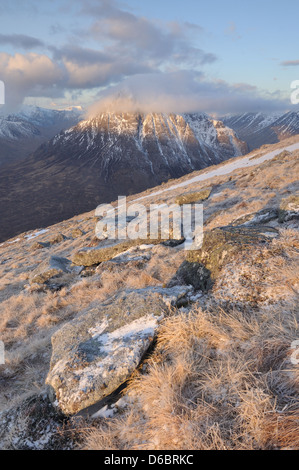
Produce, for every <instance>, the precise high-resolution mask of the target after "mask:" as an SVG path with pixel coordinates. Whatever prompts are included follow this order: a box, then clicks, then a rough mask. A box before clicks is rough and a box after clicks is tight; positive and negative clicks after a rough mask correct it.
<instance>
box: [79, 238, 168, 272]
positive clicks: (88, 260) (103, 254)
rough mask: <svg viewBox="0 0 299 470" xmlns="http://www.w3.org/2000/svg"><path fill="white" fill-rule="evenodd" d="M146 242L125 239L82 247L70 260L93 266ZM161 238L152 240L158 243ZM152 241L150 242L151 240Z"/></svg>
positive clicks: (80, 264)
mask: <svg viewBox="0 0 299 470" xmlns="http://www.w3.org/2000/svg"><path fill="white" fill-rule="evenodd" d="M146 242H148V241H147V240H140V239H138V240H126V241H124V242H119V243H116V244H114V245H112V246H107V247H99V245H98V246H97V247H94V248H83V249H81V250H79V251H77V253H75V254H74V256H73V257H72V262H73V264H75V265H76V266H93V265H96V264H100V263H103V262H104V261H109V260H111V259H112V258H114V257H115V256H117V255H119V254H121V253H123V252H124V251H126V250H128V249H129V248H131V247H134V246H139V245H142V244H143V243H146ZM160 242H161V240H154V243H155V244H157V243H160ZM151 243H152V242H151Z"/></svg>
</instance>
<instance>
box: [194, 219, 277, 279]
mask: <svg viewBox="0 0 299 470" xmlns="http://www.w3.org/2000/svg"><path fill="white" fill-rule="evenodd" d="M277 236H278V231H277V230H275V229H274V228H272V227H267V226H238V227H233V226H227V227H221V228H216V229H214V230H211V231H210V232H206V233H205V235H204V240H203V245H202V248H201V249H200V250H191V251H189V252H188V253H187V258H186V259H187V261H189V262H190V263H194V262H196V263H200V264H203V265H204V266H205V268H206V269H208V270H209V271H210V273H211V279H212V280H214V279H215V278H216V277H217V275H218V273H219V272H220V270H221V268H222V267H223V266H224V265H225V264H227V263H229V262H230V261H231V260H232V258H233V257H234V256H236V255H237V254H238V253H239V252H240V251H244V250H248V249H250V247H252V246H257V245H261V244H264V243H267V242H270V241H271V239H272V238H274V237H277Z"/></svg>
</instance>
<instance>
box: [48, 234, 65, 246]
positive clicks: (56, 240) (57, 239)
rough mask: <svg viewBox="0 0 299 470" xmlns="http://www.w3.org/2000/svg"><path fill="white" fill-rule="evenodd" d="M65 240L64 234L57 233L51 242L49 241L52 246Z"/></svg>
mask: <svg viewBox="0 0 299 470" xmlns="http://www.w3.org/2000/svg"><path fill="white" fill-rule="evenodd" d="M64 240H65V236H64V235H63V234H62V233H57V234H56V235H55V236H54V237H53V238H51V240H49V243H50V245H56V244H57V243H62V242H63V241H64Z"/></svg>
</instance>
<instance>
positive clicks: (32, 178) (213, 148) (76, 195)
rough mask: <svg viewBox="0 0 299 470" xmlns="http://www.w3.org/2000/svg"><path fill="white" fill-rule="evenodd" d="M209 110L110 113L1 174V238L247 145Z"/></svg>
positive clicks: (217, 159) (83, 123)
mask: <svg viewBox="0 0 299 470" xmlns="http://www.w3.org/2000/svg"><path fill="white" fill-rule="evenodd" d="M246 150H247V146H246V144H244V143H243V142H241V141H240V140H239V139H238V138H237V137H236V136H235V133H234V132H233V131H232V130H231V129H228V128H227V127H225V126H224V125H223V124H222V123H221V122H220V121H214V120H211V119H210V118H209V117H208V116H206V115H198V114H196V115H195V114H193V115H182V116H180V115H162V114H150V115H144V116H142V115H137V114H119V115H117V114H109V113H105V114H102V115H99V116H98V117H97V118H93V119H90V120H87V121H81V122H80V123H79V124H78V125H76V126H75V127H72V128H70V129H67V130H66V131H63V132H61V133H59V134H58V135H56V136H55V137H54V138H53V139H52V140H50V141H49V142H47V143H45V144H43V145H42V146H41V147H40V148H39V149H38V150H37V151H36V152H34V153H33V154H32V155H31V156H30V157H28V158H27V159H26V160H24V161H23V162H18V163H17V164H15V165H10V166H8V167H5V168H3V169H2V171H1V174H0V214H1V221H2V224H1V227H0V241H3V240H5V239H7V238H8V237H11V236H13V235H16V234H18V233H21V232H22V231H24V230H29V229H33V228H35V227H37V226H47V225H49V224H52V223H55V222H58V221H60V220H63V219H65V218H68V217H71V216H73V215H75V214H80V213H81V212H84V211H87V210H91V209H92V208H93V207H95V206H97V205H98V204H99V203H101V202H110V201H112V200H114V199H115V198H117V196H118V195H129V194H134V193H137V192H140V191H142V190H144V189H147V188H149V187H152V186H156V185H158V184H161V183H162V182H163V181H167V180H168V179H169V178H176V177H179V176H182V175H184V174H186V173H190V172H191V171H194V170H196V169H201V168H205V167H207V166H209V165H213V164H216V163H219V162H222V161H223V160H226V159H228V158H230V157H234V156H238V155H242V154H244V153H246Z"/></svg>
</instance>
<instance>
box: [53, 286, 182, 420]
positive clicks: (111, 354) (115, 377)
mask: <svg viewBox="0 0 299 470" xmlns="http://www.w3.org/2000/svg"><path fill="white" fill-rule="evenodd" d="M188 292H190V287H186V286H181V287H174V288H172V289H163V288H159V287H150V288H146V289H138V290H125V291H121V292H120V293H118V294H116V295H115V296H113V297H112V298H110V299H108V300H107V301H105V302H103V303H102V304H101V305H100V306H99V305H96V304H95V303H94V304H93V305H92V306H91V307H89V309H88V310H86V311H85V312H83V313H82V315H80V316H79V317H77V318H75V319H74V320H73V321H71V322H69V323H67V324H66V325H64V326H63V327H62V328H61V329H60V330H58V331H57V332H56V333H55V334H54V335H53V336H52V346H53V352H52V358H51V365H50V372H49V374H48V377H47V379H46V383H47V384H48V386H49V395H50V397H51V400H52V401H53V402H54V403H55V404H56V405H57V406H58V408H59V409H60V410H61V411H62V412H63V413H64V414H66V415H71V414H75V413H77V412H78V411H80V410H82V409H84V408H86V407H88V406H91V405H93V404H95V403H97V402H99V401H100V400H102V399H103V398H105V397H107V396H108V395H110V394H111V393H112V392H113V391H115V390H116V389H117V388H118V387H119V386H120V385H121V384H123V383H124V382H125V381H126V380H127V379H128V378H129V377H130V376H131V374H132V373H133V372H134V370H135V369H136V367H137V366H138V365H139V363H140V361H141V360H142V358H143V356H144V354H145V353H146V352H147V350H148V349H149V347H150V346H151V344H152V342H153V338H154V336H155V333H156V331H157V328H158V325H159V322H160V320H161V319H162V318H163V317H164V316H165V314H166V313H167V312H168V308H167V307H168V306H175V305H176V303H177V302H178V301H179V300H180V299H182V298H183V297H184V296H186V294H187V293H188Z"/></svg>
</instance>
